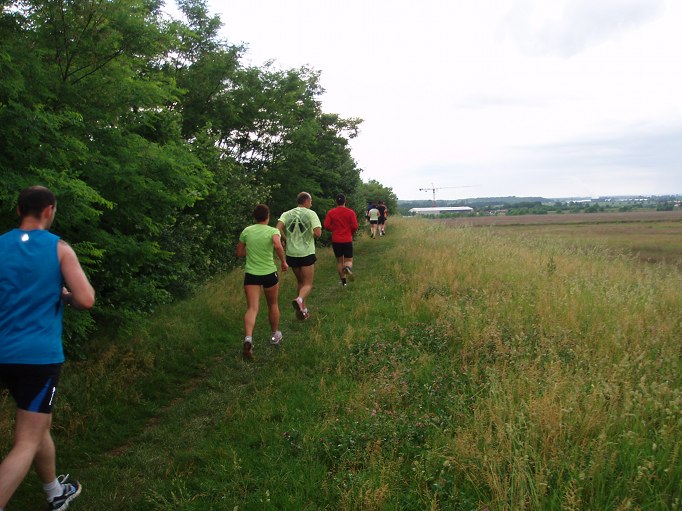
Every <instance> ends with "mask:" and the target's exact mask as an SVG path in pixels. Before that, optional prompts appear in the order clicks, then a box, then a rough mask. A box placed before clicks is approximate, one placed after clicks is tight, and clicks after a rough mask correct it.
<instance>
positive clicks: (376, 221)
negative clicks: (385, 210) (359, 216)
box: [369, 220, 379, 225]
mask: <svg viewBox="0 0 682 511" xmlns="http://www.w3.org/2000/svg"><path fill="white" fill-rule="evenodd" d="M369 223H370V224H372V225H376V224H378V223H379V220H370V221H369Z"/></svg>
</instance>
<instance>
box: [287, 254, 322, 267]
mask: <svg viewBox="0 0 682 511" xmlns="http://www.w3.org/2000/svg"><path fill="white" fill-rule="evenodd" d="M315 261H317V257H315V254H310V255H307V256H304V257H294V256H287V264H288V265H289V266H291V267H292V268H302V267H303V266H312V265H313V264H315Z"/></svg>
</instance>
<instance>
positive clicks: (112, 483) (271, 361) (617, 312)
mask: <svg viewBox="0 0 682 511" xmlns="http://www.w3.org/2000/svg"><path fill="white" fill-rule="evenodd" d="M361 229H362V227H361ZM365 230H366V229H365ZM387 232H388V234H387V235H386V236H385V237H378V238H377V239H371V238H369V237H368V236H367V234H366V233H364V231H363V234H362V235H361V236H360V238H359V239H358V240H357V241H356V243H355V257H354V273H355V275H356V278H355V280H354V281H353V282H352V283H350V284H349V286H348V287H347V288H343V287H341V286H340V285H339V284H338V276H337V274H336V268H335V258H334V256H333V254H332V252H331V249H319V250H318V253H317V256H318V264H317V266H316V274H315V282H314V289H313V292H312V294H311V295H310V297H309V300H308V303H309V307H310V311H311V315H310V319H309V320H308V321H306V322H302V321H298V320H297V319H296V318H295V315H294V313H293V311H292V310H291V308H290V307H287V306H286V305H287V304H288V302H289V301H290V300H291V297H292V296H293V295H294V292H295V279H294V277H293V275H285V276H284V278H283V279H282V285H281V289H280V310H281V330H282V331H283V333H284V340H283V342H282V344H281V346H278V347H273V346H271V345H270V344H269V342H268V336H269V334H270V332H269V326H268V324H267V318H266V317H265V315H264V314H263V313H262V312H261V314H259V317H258V320H257V323H256V327H255V332H254V360H253V361H252V362H245V361H244V360H243V359H242V355H241V340H242V333H243V331H242V328H243V326H242V318H243V313H244V310H245V300H244V296H243V291H242V273H241V272H240V271H235V272H233V273H231V274H229V275H226V276H225V277H223V278H221V279H218V280H215V281H213V282H212V283H210V285H208V286H206V288H205V289H203V290H202V291H200V292H199V293H197V295H196V296H195V297H193V298H192V299H191V300H188V301H186V302H182V303H178V304H175V305H173V306H171V307H168V308H165V309H164V310H162V311H160V312H159V313H158V314H157V316H156V317H155V318H153V320H152V321H150V323H149V324H147V325H145V326H144V328H142V329H140V330H139V331H138V332H136V333H135V334H134V335H131V336H130V337H129V338H125V339H124V338H121V339H116V340H115V341H114V342H110V343H108V344H106V345H104V343H103V346H102V348H101V353H100V356H99V357H98V358H97V360H94V359H93V360H92V361H85V362H81V363H78V364H74V368H75V369H76V370H73V369H72V370H70V371H68V374H69V375H70V379H68V380H67V381H66V382H65V383H64V395H65V397H64V400H65V401H66V402H67V403H68V408H67V410H68V413H67V414H65V418H64V419H66V420H60V421H59V423H60V424H62V425H63V427H64V429H63V430H60V431H59V432H57V434H58V435H59V437H60V438H59V443H60V445H62V446H63V452H64V454H65V456H67V457H68V459H67V460H66V461H65V462H64V463H68V465H69V466H74V467H77V469H78V474H79V479H80V480H81V481H82V482H83V487H84V491H83V495H82V496H81V497H80V500H79V502H78V505H80V506H81V509H88V510H91V511H97V510H105V509H106V510H110V509H116V510H124V511H127V510H140V511H141V510H144V511H150V510H151V511H154V510H159V511H161V510H169V509H182V510H196V511H205V510H231V511H232V510H239V511H242V510H259V511H260V510H292V511H298V510H322V509H326V510H356V509H365V510H415V511H419V510H424V509H430V510H443V511H445V510H460V509H462V510H479V511H482V510H484V509H489V510H504V509H514V510H517V509H523V510H537V509H542V510H557V511H558V510H568V509H570V510H582V509H642V510H644V509H647V510H649V509H651V510H659V509H661V510H672V509H678V508H679V507H680V505H681V503H680V499H681V498H682V486H681V484H682V483H681V482H680V481H682V464H680V463H679V453H680V452H682V434H681V433H682V431H681V429H682V361H681V359H680V352H679V339H680V338H682V320H681V319H680V313H679V311H680V310H682V285H681V284H682V276H681V274H680V271H679V270H678V269H677V268H676V267H672V266H662V265H661V266H651V265H649V266H638V265H637V262H636V261H634V260H633V259H631V258H630V259H628V258H623V257H614V256H613V254H612V253H611V252H609V251H608V250H606V249H603V250H602V249H600V248H598V247H595V248H594V249H591V250H589V251H588V250H585V249H584V248H583V247H573V248H571V246H570V244H568V243H566V241H565V240H561V239H556V240H553V239H552V238H543V239H542V240H541V241H538V240H537V239H536V238H532V237H529V238H522V237H516V238H513V239H511V238H510V237H507V236H498V235H496V234H495V232H494V231H492V230H491V229H489V228H486V227H481V228H474V227H471V226H454V227H453V226H448V225H444V224H442V223H438V222H431V221H429V220H427V219H418V218H395V217H392V218H391V221H390V224H389V225H388V229H387ZM263 303H264V302H263ZM263 303H262V305H261V307H263V306H264V305H263ZM261 311H263V309H261ZM66 416H68V417H66ZM3 420H9V419H7V418H5V419H3ZM74 470H75V469H74ZM34 483H35V481H34ZM32 491H33V492H35V488H33V489H26V490H22V491H21V493H20V494H19V495H18V496H17V498H18V499H19V500H17V503H16V504H15V507H16V509H31V508H30V507H29V505H28V504H27V505H23V507H22V504H23V503H25V502H30V499H29V496H30V495H31V492H32ZM74 506H75V505H74ZM74 509H77V508H76V507H74Z"/></svg>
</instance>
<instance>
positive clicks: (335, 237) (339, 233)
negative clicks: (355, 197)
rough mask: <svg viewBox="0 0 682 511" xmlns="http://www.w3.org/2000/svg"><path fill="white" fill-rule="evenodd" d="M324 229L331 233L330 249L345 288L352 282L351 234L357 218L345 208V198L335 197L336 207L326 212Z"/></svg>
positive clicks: (356, 228)
mask: <svg viewBox="0 0 682 511" xmlns="http://www.w3.org/2000/svg"><path fill="white" fill-rule="evenodd" d="M324 228H325V229H327V230H328V231H331V233H332V247H333V249H334V255H335V256H336V270H337V272H338V274H339V278H340V279H341V284H342V285H343V286H344V287H345V286H347V285H348V280H353V279H354V278H355V277H354V275H353V234H355V231H357V230H358V217H357V216H356V214H355V211H353V210H352V209H350V208H347V207H346V196H345V195H343V194H342V193H340V194H338V195H337V196H336V207H335V208H334V209H330V210H329V211H327V216H326V217H325V218H324Z"/></svg>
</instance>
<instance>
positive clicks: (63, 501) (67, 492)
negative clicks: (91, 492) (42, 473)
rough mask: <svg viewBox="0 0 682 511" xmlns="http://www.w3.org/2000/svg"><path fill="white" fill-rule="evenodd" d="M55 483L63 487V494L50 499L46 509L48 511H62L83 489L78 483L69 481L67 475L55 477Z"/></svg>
mask: <svg viewBox="0 0 682 511" xmlns="http://www.w3.org/2000/svg"><path fill="white" fill-rule="evenodd" d="M57 481H59V482H60V483H61V484H62V486H63V487H64V492H63V493H62V494H61V495H60V496H59V497H55V498H54V499H52V502H48V504H47V509H48V510H49V511H62V510H64V509H66V508H67V507H69V504H70V503H71V501H72V500H73V499H75V498H76V497H78V496H79V495H80V494H81V490H82V489H83V487H82V486H81V484H80V483H79V482H78V481H69V474H66V475H65V476H63V475H62V476H59V477H57Z"/></svg>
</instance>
